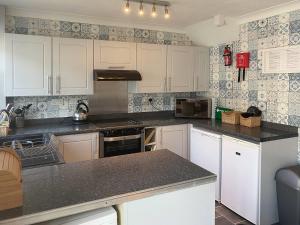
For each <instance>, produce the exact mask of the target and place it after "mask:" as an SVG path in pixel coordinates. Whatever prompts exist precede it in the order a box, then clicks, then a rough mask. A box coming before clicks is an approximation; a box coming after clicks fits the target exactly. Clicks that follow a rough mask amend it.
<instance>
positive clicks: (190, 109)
mask: <svg viewBox="0 0 300 225" xmlns="http://www.w3.org/2000/svg"><path fill="white" fill-rule="evenodd" d="M182 114H183V115H184V116H194V115H195V103H194V102H187V101H185V102H182Z"/></svg>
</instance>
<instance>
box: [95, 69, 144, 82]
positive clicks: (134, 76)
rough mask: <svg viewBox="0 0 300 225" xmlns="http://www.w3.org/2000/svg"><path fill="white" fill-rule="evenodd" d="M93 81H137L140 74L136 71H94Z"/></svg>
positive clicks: (140, 78)
mask: <svg viewBox="0 0 300 225" xmlns="http://www.w3.org/2000/svg"><path fill="white" fill-rule="evenodd" d="M94 80H95V81H139V80H142V76H141V74H140V73H139V72H138V71H136V70H94Z"/></svg>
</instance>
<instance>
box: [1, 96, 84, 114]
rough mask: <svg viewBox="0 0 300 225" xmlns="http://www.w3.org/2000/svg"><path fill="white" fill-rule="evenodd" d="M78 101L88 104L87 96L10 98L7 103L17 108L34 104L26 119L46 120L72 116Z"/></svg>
mask: <svg viewBox="0 0 300 225" xmlns="http://www.w3.org/2000/svg"><path fill="white" fill-rule="evenodd" d="M78 100H83V101H84V102H85V103H87V96H64V97H57V96H53V97H48V96H47V97H14V98H12V97H9V98H7V100H6V101H7V102H10V103H13V104H14V106H15V107H16V108H18V107H21V108H22V107H23V106H25V105H28V104H32V106H31V107H30V108H29V110H28V111H27V113H26V114H25V118H26V119H44V118H56V117H70V116H72V115H73V113H74V111H75V109H76V105H77V101H78Z"/></svg>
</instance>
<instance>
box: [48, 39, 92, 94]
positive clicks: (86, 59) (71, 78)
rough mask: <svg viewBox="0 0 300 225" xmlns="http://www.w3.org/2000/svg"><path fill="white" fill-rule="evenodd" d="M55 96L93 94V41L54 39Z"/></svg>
mask: <svg viewBox="0 0 300 225" xmlns="http://www.w3.org/2000/svg"><path fill="white" fill-rule="evenodd" d="M53 75H54V94H55V95H88V94H93V41H92V40H87V39H72V38H54V39H53Z"/></svg>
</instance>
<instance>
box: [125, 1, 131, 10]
mask: <svg viewBox="0 0 300 225" xmlns="http://www.w3.org/2000/svg"><path fill="white" fill-rule="evenodd" d="M124 11H125V13H129V12H130V7H129V0H127V2H126V5H125V8H124Z"/></svg>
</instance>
